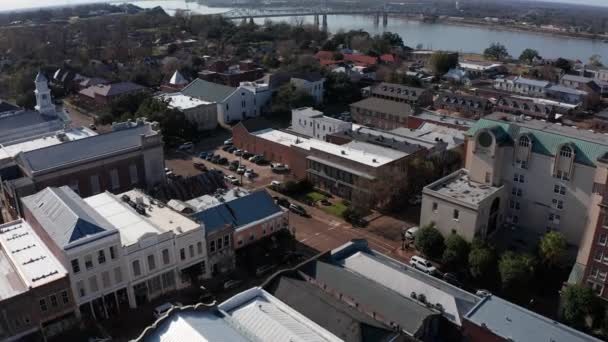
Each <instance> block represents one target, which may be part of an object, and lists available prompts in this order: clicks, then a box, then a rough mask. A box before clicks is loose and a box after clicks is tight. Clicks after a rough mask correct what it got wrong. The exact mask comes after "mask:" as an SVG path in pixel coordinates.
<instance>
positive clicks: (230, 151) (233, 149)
mask: <svg viewBox="0 0 608 342" xmlns="http://www.w3.org/2000/svg"><path fill="white" fill-rule="evenodd" d="M234 151H236V147H234V146H230V147H228V149H227V150H226V152H228V153H234Z"/></svg>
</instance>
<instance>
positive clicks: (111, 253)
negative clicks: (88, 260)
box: [110, 246, 116, 260]
mask: <svg viewBox="0 0 608 342" xmlns="http://www.w3.org/2000/svg"><path fill="white" fill-rule="evenodd" d="M115 249H116V247H114V246H110V259H112V260H114V259H116V251H115Z"/></svg>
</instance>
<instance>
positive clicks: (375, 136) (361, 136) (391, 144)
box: [332, 124, 436, 154]
mask: <svg viewBox="0 0 608 342" xmlns="http://www.w3.org/2000/svg"><path fill="white" fill-rule="evenodd" d="M332 135H334V136H342V137H346V138H349V139H354V140H359V141H364V142H368V143H370V144H376V145H380V146H385V147H387V148H391V149H395V150H399V151H402V152H405V153H408V154H412V153H415V152H417V151H419V150H420V149H421V148H426V149H432V148H434V147H435V145H436V142H433V143H430V142H428V141H426V140H422V139H418V138H415V137H408V136H403V135H400V134H396V133H395V132H387V131H383V130H379V129H375V128H371V127H366V126H361V125H357V124H353V129H352V131H344V132H337V133H334V134H332Z"/></svg>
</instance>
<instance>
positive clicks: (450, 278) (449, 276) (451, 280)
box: [443, 273, 462, 287]
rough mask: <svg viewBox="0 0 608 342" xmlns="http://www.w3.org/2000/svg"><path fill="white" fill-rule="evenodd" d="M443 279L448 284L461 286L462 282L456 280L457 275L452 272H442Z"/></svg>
mask: <svg viewBox="0 0 608 342" xmlns="http://www.w3.org/2000/svg"><path fill="white" fill-rule="evenodd" d="M443 280H445V281H446V282H447V283H448V284H452V285H454V286H457V287H462V283H461V282H460V280H458V277H456V275H455V274H454V273H444V274H443Z"/></svg>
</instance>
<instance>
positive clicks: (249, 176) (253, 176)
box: [244, 170, 257, 179]
mask: <svg viewBox="0 0 608 342" xmlns="http://www.w3.org/2000/svg"><path fill="white" fill-rule="evenodd" d="M244 176H245V177H247V178H249V179H251V178H255V176H257V174H256V173H255V172H253V171H250V170H247V171H245V175H244Z"/></svg>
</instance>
